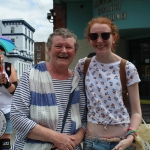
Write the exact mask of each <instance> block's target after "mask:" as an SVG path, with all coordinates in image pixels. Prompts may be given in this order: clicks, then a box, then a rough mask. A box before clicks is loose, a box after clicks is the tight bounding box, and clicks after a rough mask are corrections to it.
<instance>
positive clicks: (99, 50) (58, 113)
mask: <svg viewBox="0 0 150 150" xmlns="http://www.w3.org/2000/svg"><path fill="white" fill-rule="evenodd" d="M85 35H86V38H87V40H88V42H89V44H90V45H91V46H92V48H93V50H94V52H93V53H91V54H89V55H88V56H87V57H85V58H82V59H80V60H79V61H78V63H77V65H76V67H75V69H74V70H70V69H69V66H70V65H71V63H72V62H73V60H74V58H75V56H76V53H77V50H78V47H79V44H78V40H77V37H76V35H75V34H74V33H73V32H72V31H70V30H69V29H66V28H59V29H56V30H55V31H54V32H53V33H52V34H50V36H49V37H48V40H47V48H48V54H49V57H50V60H49V61H48V62H40V63H38V64H37V65H35V66H33V67H32V68H29V69H28V70H27V71H25V72H24V73H23V75H22V77H21V78H20V81H19V84H18V86H17V84H16V81H17V76H16V73H15V69H14V67H13V66H12V65H11V70H12V73H11V76H10V77H8V76H7V74H6V71H5V70H4V71H3V73H1V74H0V85H1V86H0V90H2V89H4V93H3V92H1V91H0V92H1V93H2V94H0V98H1V96H3V98H4V99H7V98H9V99H8V100H9V101H7V105H6V104H5V106H4V105H3V102H1V104H2V105H0V109H2V111H4V113H5V114H6V116H7V115H8V116H9V115H10V120H9V119H8V128H7V130H6V133H5V134H6V135H8V139H10V133H11V132H12V127H11V124H12V126H13V129H14V130H15V131H16V137H15V139H14V142H13V145H12V147H11V149H12V150H37V149H40V150H50V149H52V150H54V149H57V150H81V149H83V150H112V149H113V150H130V149H132V145H133V144H132V143H133V141H134V139H135V137H136V135H137V133H136V130H137V129H138V126H139V125H140V123H141V115H142V114H141V107H140V98H139V90H138V83H139V82H140V78H139V75H138V72H137V70H136V67H135V66H134V64H132V63H131V62H129V61H127V62H126V66H125V72H126V78H127V80H126V81H127V82H126V86H127V89H128V97H129V100H130V107H131V116H130V115H129V112H128V110H127V108H126V106H125V104H124V102H123V96H122V90H123V89H122V85H121V80H120V64H121V60H122V58H121V57H120V56H118V55H116V54H115V53H114V50H115V46H116V45H117V42H118V40H119V34H118V28H117V26H116V25H115V24H114V23H113V22H112V21H111V20H109V19H108V18H105V17H97V18H93V19H92V20H91V21H89V22H88V25H87V27H86V32H85ZM3 52H4V49H2V48H1V49H0V56H1V58H2V61H3V60H4V55H3ZM88 57H89V58H90V62H89V65H88V68H87V72H85V70H84V69H85V68H84V67H85V66H84V65H85V62H86V60H87V58H88ZM4 74H5V75H4ZM16 86H17V88H16ZM14 91H15V92H14ZM5 93H9V94H7V97H6V96H5ZM13 94H14V95H13ZM8 95H9V96H8ZM12 95H13V96H12ZM1 106H3V107H1ZM10 107H11V112H10ZM5 109H6V110H5ZM8 118H9V117H8ZM10 121H11V123H10ZM2 138H5V139H6V138H7V137H5V136H3V137H2ZM82 142H83V146H81V143H82Z"/></svg>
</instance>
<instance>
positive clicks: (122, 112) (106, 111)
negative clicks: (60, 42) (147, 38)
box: [76, 56, 140, 129]
mask: <svg viewBox="0 0 150 150" xmlns="http://www.w3.org/2000/svg"><path fill="white" fill-rule="evenodd" d="M85 59H86V58H83V59H80V60H79V62H78V64H77V66H76V70H78V71H79V73H80V75H81V76H82V77H83V78H84V71H83V70H84V63H85ZM126 77H127V86H130V85H132V84H134V83H136V82H140V78H139V75H138V73H137V69H136V67H135V66H134V65H133V64H132V63H131V62H129V61H127V64H126ZM85 88H86V95H87V107H88V115H87V119H88V122H92V123H95V124H103V125H104V128H105V129H107V125H108V124H109V125H115V126H128V125H129V123H130V117H129V114H128V111H127V109H126V107H125V105H124V103H123V98H122V86H121V81H120V61H118V62H115V63H110V64H104V63H100V62H98V61H97V60H96V59H95V56H94V57H93V58H92V59H91V62H90V65H89V68H88V70H87V74H86V77H85Z"/></svg>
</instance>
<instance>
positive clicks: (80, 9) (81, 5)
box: [66, 2, 92, 39]
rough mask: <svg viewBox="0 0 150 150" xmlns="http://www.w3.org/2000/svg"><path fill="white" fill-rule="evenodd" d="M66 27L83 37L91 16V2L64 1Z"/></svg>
mask: <svg viewBox="0 0 150 150" xmlns="http://www.w3.org/2000/svg"><path fill="white" fill-rule="evenodd" d="M66 5H67V6H66V8H67V28H69V29H70V30H72V31H73V32H74V33H76V35H77V37H78V39H83V38H85V37H84V30H85V28H86V25H87V22H88V21H89V20H91V18H92V2H76V3H66Z"/></svg>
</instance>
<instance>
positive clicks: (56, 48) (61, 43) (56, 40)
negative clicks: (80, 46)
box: [49, 35, 76, 67]
mask: <svg viewBox="0 0 150 150" xmlns="http://www.w3.org/2000/svg"><path fill="white" fill-rule="evenodd" d="M74 43H75V39H74V38H72V37H71V38H64V37H62V36H58V35H57V36H54V37H53V41H52V46H51V48H50V49H49V55H50V62H51V64H52V65H54V66H56V65H57V66H59V67H69V66H70V64H71V63H72V61H73V59H74V58H75V54H76V52H75V47H74Z"/></svg>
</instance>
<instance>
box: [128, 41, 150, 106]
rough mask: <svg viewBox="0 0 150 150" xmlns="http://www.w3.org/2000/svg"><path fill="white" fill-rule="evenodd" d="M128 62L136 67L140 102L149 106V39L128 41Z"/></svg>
mask: <svg viewBox="0 0 150 150" xmlns="http://www.w3.org/2000/svg"><path fill="white" fill-rule="evenodd" d="M129 60H130V61H131V62H132V63H133V64H134V65H135V66H136V68H137V71H138V73H139V76H140V79H141V82H140V83H139V92H140V99H141V102H144V104H150V39H138V40H131V41H129Z"/></svg>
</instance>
